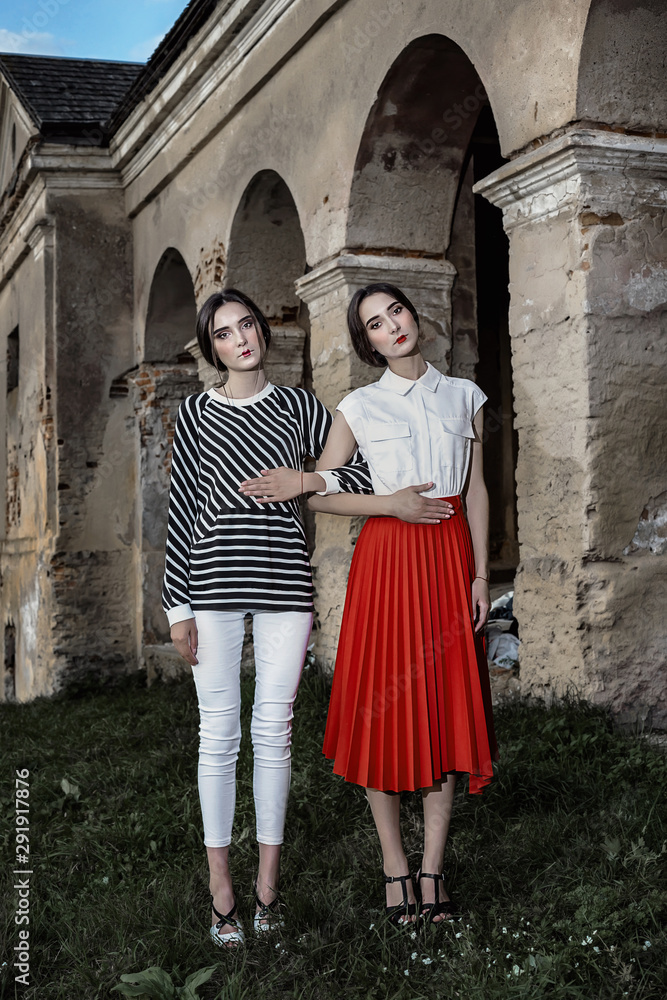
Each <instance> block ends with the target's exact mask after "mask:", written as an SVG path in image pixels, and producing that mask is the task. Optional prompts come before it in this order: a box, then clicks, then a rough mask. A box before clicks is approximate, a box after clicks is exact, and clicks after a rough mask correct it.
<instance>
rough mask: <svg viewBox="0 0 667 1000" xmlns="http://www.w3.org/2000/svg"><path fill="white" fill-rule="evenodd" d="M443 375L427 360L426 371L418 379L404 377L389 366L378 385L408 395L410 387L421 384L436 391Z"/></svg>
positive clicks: (400, 394) (401, 394)
mask: <svg viewBox="0 0 667 1000" xmlns="http://www.w3.org/2000/svg"><path fill="white" fill-rule="evenodd" d="M441 378H442V375H441V374H440V372H439V371H438V369H437V368H434V367H433V365H432V364H430V362H428V361H427V362H426V371H425V372H424V374H423V375H422V376H421V377H420V378H418V379H411V378H403V376H402V375H396V373H395V372H393V371H391V369H390V368H387V370H386V372H385V373H384V375H383V376H382V378H380V379H379V380H378V383H377V384H378V385H381V386H382V388H383V389H391V391H392V392H397V393H398V394H399V396H406V395H407V394H408V393H409V392H410V389H412V387H413V386H415V385H420V386H422V387H423V388H425V389H430V390H431V392H435V390H436V389H437V388H438V385H439V383H440V379H441Z"/></svg>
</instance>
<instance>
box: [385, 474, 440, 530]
mask: <svg viewBox="0 0 667 1000" xmlns="http://www.w3.org/2000/svg"><path fill="white" fill-rule="evenodd" d="M433 485H434V484H433V483H422V484H421V485H420V486H406V487H405V489H402V490H397V491H396V493H392V494H391V497H390V498H389V500H390V506H391V512H392V515H393V516H394V517H398V518H400V520H401V521H409V522H410V523H411V524H440V522H441V521H443V520H445V521H446V520H447V519H448V518H449V517H451V515H452V514H453V513H454V508H453V507H452V505H451V504H450V503H449V502H448V501H446V500H438V499H437V498H436V497H423V496H422V493H424V492H426V490H431V489H433Z"/></svg>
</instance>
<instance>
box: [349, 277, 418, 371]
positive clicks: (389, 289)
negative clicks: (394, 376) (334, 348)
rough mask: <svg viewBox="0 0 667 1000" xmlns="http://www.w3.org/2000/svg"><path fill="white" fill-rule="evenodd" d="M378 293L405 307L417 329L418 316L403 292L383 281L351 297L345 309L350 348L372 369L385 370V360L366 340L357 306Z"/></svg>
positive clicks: (365, 332)
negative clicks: (350, 339)
mask: <svg viewBox="0 0 667 1000" xmlns="http://www.w3.org/2000/svg"><path fill="white" fill-rule="evenodd" d="M378 292H384V294H385V295H390V296H391V298H392V299H394V300H395V301H396V302H400V303H401V305H403V306H405V308H406V309H407V310H408V312H409V313H411V315H412V318H413V319H414V321H415V323H416V324H417V328H419V314H418V313H417V310H416V309H415V307H414V306H413V304H412V302H411V301H410V299H409V298H408V297H407V295H406V294H405V292H402V291H401V289H400V288H397V287H396V285H390V284H388V283H387V282H385V281H378V282H376V283H375V284H373V285H366V287H365V288H359V289H358V290H357V291H356V292H355V293H354V295H353V296H352V299H351V300H350V304H349V306H348V309H347V328H348V330H349V331H350V337H351V338H352V346H353V347H354V350H355V352H356V354H357V356H358V357H360V358H361V360H362V361H364V362H365V363H366V364H367V365H371V366H372V367H373V368H386V366H387V359H386V358H385V357H384V356H383V355H382V354H380V352H379V351H376V350H375V348H374V347H373V345H372V344H371V342H370V340H369V339H368V333H367V331H366V327H365V326H364V324H363V323H362V322H361V317H360V316H359V306H360V305H361V303H362V302H363V301H364V299H366V298H368V296H369V295H376V294H377V293H378Z"/></svg>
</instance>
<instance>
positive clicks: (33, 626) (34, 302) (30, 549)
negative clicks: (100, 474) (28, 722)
mask: <svg viewBox="0 0 667 1000" xmlns="http://www.w3.org/2000/svg"><path fill="white" fill-rule="evenodd" d="M42 208H43V205H42ZM45 228H47V231H48V227H45ZM46 242H47V246H44V242H43V241H42V240H39V242H38V243H37V246H36V247H35V248H34V249H31V251H30V252H29V253H28V254H27V256H25V257H24V258H23V261H22V263H21V265H20V266H19V268H18V270H17V271H16V272H15V273H14V275H13V277H12V280H11V282H8V283H7V284H5V285H4V287H3V289H2V291H1V292H0V317H1V319H0V322H1V324H2V338H1V339H0V345H1V350H2V359H3V364H2V366H1V368H0V372H1V374H0V400H1V403H2V420H1V421H0V426H1V427H2V441H1V442H0V449H1V450H2V452H3V453H4V455H5V463H6V465H5V467H6V469H7V479H6V492H5V493H4V496H3V502H2V508H3V511H2V513H3V516H2V525H1V527H0V532H1V537H2V556H1V560H0V574H1V577H0V579H1V586H0V599H1V602H2V619H3V620H2V625H3V627H4V628H5V629H7V628H9V629H12V628H13V630H14V634H15V650H14V663H13V664H5V663H3V664H2V673H3V675H4V676H3V678H2V683H1V684H0V698H2V697H9V698H14V697H15V698H16V699H17V700H19V701H27V700H29V699H30V698H34V697H35V696H36V695H39V694H48V693H50V692H51V690H52V689H53V682H54V677H53V671H52V662H51V658H50V642H51V630H50V617H49V612H50V610H51V609H52V607H53V602H52V589H51V581H50V578H49V577H50V568H49V561H50V554H51V552H52V550H53V534H54V524H53V520H54V518H53V515H54V499H55V498H54V489H53V487H54V482H53V451H54V441H53V418H52V397H51V392H50V389H51V384H50V377H49V375H50V373H49V365H48V360H47V359H48V353H49V344H50V338H51V333H52V322H51V320H52V308H53V280H52V279H53V273H52V253H51V247H50V240H49V239H47V241H46ZM35 251H36V252H35ZM36 258H37V259H36ZM16 328H18V331H19V374H18V385H17V386H16V388H15V389H13V390H11V391H10V392H9V393H8V392H7V367H6V365H5V364H4V359H5V357H6V353H5V352H6V345H7V337H8V335H9V334H10V333H11V332H12V331H13V330H15V329H16ZM3 659H4V658H3ZM8 667H12V668H13V669H11V673H8V672H7V668H8Z"/></svg>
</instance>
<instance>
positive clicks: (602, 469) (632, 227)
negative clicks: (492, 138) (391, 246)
mask: <svg viewBox="0 0 667 1000" xmlns="http://www.w3.org/2000/svg"><path fill="white" fill-rule="evenodd" d="M665 178H667V147H666V144H665V141H664V140H644V139H640V138H636V137H626V136H617V135H614V134H610V133H608V132H593V131H590V132H588V131H581V132H575V133H571V134H569V135H567V136H564V137H562V138H561V139H557V140H554V141H553V142H552V143H550V144H547V145H545V146H544V147H542V148H541V149H539V150H536V151H535V152H534V153H532V154H529V155H527V156H526V157H523V158H518V159H517V160H515V161H514V162H513V163H511V164H508V165H507V166H505V167H503V168H501V169H500V170H498V171H496V174H495V175H491V177H489V178H487V179H485V180H484V181H482V182H481V183H480V184H479V185H478V188H479V189H481V190H482V193H487V196H490V197H491V198H492V200H494V201H495V202H496V203H497V204H500V205H502V207H503V209H504V211H505V225H506V228H507V229H508V233H509V236H510V243H511V255H510V280H511V285H510V290H511V307H510V329H511V334H512V354H513V374H514V388H515V398H516V412H517V427H518V432H519V461H518V466H517V491H518V512H519V540H520V546H521V563H520V566H519V572H518V576H517V580H516V587H515V609H516V614H517V616H518V618H519V620H520V621H521V622H522V623H524V624H523V627H522V657H521V677H522V686H523V688H524V690H526V691H530V692H532V693H536V694H540V695H547V696H549V695H552V694H560V693H563V692H564V691H565V690H567V689H568V688H572V689H574V690H575V691H576V692H577V693H578V694H580V695H582V696H584V697H587V698H590V699H592V700H594V701H600V702H604V703H605V704H608V705H610V706H611V707H612V708H613V709H614V710H615V711H617V712H619V713H630V714H631V715H632V716H633V717H635V718H636V717H646V716H647V714H651V715H652V718H653V721H654V722H655V723H657V724H658V725H664V724H665V721H667V669H666V659H665V645H666V640H667V632H666V630H665V617H664V607H665V599H666V597H667V586H666V584H665V580H666V579H667V575H666V574H665V565H666V562H665V560H666V555H665V551H664V550H665V546H664V545H663V540H662V535H661V532H662V530H663V529H662V522H663V521H664V518H665V515H666V514H667V510H666V509H665V500H666V499H667V498H666V497H665V468H666V467H667V428H666V426H665V419H664V399H665V390H666V389H667V374H666V373H667V358H666V356H665V355H666V353H667V350H666V345H665V338H664V324H665V312H666V310H667V281H665V270H664V262H665V260H666V259H667V234H666V232H665V219H666V216H665V196H664V190H665V188H664V181H665ZM645 522H646V524H647V527H646V528H644V527H643V524H644V523H645Z"/></svg>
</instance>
